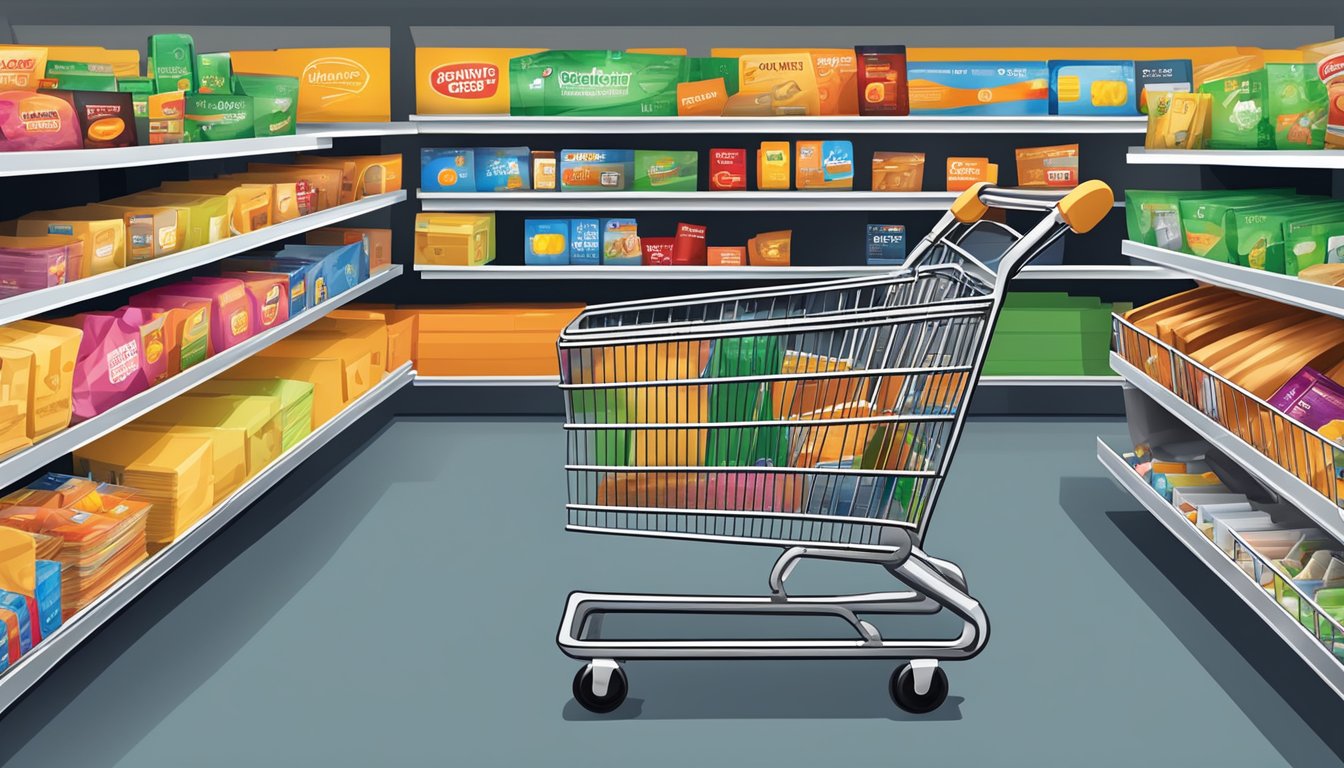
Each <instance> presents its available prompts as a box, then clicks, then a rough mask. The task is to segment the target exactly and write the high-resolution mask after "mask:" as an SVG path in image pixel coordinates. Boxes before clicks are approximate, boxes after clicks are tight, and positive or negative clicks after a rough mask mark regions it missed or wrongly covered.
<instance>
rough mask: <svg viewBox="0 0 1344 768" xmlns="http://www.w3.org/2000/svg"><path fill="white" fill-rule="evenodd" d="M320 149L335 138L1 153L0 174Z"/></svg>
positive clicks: (298, 135)
mask: <svg viewBox="0 0 1344 768" xmlns="http://www.w3.org/2000/svg"><path fill="white" fill-rule="evenodd" d="M319 149H331V139H330V138H328V137H326V136H322V135H319V134H307V133H302V132H300V133H296V134H294V135H293V136H268V137H266V138H261V139H230V140H229V141H203V142H199V143H190V144H156V145H153V146H135V147H116V148H111V149H57V150H47V151H41V150H38V151H30V152H0V176H35V175H39V174H52V173H73V172H75V171H102V170H109V169H112V168H131V167H137V166H143V165H166V164H168V163H189V162H194V161H198V160H217V159H222V158H229V157H247V156H250V155H273V154H278V153H282V152H311V151H314V150H319Z"/></svg>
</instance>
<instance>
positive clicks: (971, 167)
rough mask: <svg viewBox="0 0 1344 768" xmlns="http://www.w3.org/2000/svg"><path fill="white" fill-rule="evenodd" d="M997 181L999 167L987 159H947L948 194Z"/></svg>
mask: <svg viewBox="0 0 1344 768" xmlns="http://www.w3.org/2000/svg"><path fill="white" fill-rule="evenodd" d="M998 180H999V166H998V165H997V164H996V163H991V162H989V158H987V157H949V158H947V191H948V192H961V191H963V190H966V189H970V188H971V187H973V186H975V185H976V184H979V183H981V182H986V183H989V184H995V183H997V182H998Z"/></svg>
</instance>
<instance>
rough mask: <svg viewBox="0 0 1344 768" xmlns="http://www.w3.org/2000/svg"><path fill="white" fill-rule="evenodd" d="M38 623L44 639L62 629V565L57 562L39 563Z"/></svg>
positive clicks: (42, 561)
mask: <svg viewBox="0 0 1344 768" xmlns="http://www.w3.org/2000/svg"><path fill="white" fill-rule="evenodd" d="M35 591H36V593H37V594H36V595H34V597H35V598H36V599H37V623H38V626H40V627H41V629H42V639H44V640H45V639H46V638H48V637H51V633H52V632H55V631H56V630H58V629H60V628H61V564H60V563H58V562H56V561H55V560H38V561H37V588H36V590H35Z"/></svg>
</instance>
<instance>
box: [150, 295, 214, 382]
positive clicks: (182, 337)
mask: <svg viewBox="0 0 1344 768" xmlns="http://www.w3.org/2000/svg"><path fill="white" fill-rule="evenodd" d="M171 304H172V305H171V306H167V307H145V308H144V309H146V310H148V311H149V312H150V313H152V314H153V316H154V317H155V318H162V319H163V339H164V346H165V348H166V354H165V358H166V359H167V361H168V362H167V366H166V367H165V369H164V378H167V377H170V376H176V375H177V374H179V373H181V372H182V371H185V370H187V369H188V368H191V367H192V366H194V365H196V364H198V363H200V362H203V361H204V360H205V358H206V357H207V356H208V355H209V353H210V302H208V301H202V300H200V299H190V298H177V299H174V300H173V301H172V302H171Z"/></svg>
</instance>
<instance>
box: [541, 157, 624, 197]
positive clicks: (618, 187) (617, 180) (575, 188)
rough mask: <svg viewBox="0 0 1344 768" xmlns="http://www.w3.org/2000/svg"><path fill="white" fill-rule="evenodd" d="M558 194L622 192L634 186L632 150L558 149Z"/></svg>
mask: <svg viewBox="0 0 1344 768" xmlns="http://www.w3.org/2000/svg"><path fill="white" fill-rule="evenodd" d="M558 160H559V166H560V171H559V173H560V191H561V192H624V191H626V190H628V189H630V187H631V185H633V184H634V175H635V151H634V150H632V149H562V150H560V154H559V158H558Z"/></svg>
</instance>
